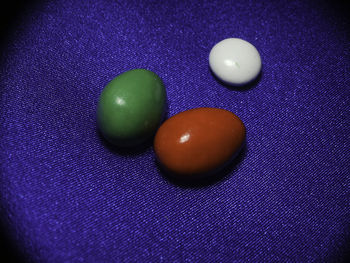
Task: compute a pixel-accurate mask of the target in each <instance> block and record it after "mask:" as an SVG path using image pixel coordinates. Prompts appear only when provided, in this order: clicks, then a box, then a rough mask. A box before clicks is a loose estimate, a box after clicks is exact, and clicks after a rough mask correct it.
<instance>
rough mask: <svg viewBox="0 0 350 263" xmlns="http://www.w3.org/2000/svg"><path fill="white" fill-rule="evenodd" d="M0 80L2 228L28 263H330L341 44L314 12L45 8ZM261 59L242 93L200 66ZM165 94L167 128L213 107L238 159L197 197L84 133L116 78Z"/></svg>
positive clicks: (9, 50)
mask: <svg viewBox="0 0 350 263" xmlns="http://www.w3.org/2000/svg"><path fill="white" fill-rule="evenodd" d="M17 22H18V23H17V25H16V27H14V29H13V30H12V31H11V34H10V35H9V38H8V42H7V45H6V46H5V47H4V49H3V50H2V56H1V64H0V70H1V71H0V74H1V79H0V89H1V104H0V107H1V115H0V118H1V119H0V169H1V170H0V172H1V186H0V187H1V211H0V212H1V221H2V222H3V225H4V227H5V228H6V230H7V232H8V233H9V236H10V237H11V239H12V241H13V244H15V246H16V247H17V248H18V250H19V251H21V252H22V253H23V254H24V255H25V257H26V258H27V260H32V261H35V262H51V263H54V262H331V261H340V260H341V259H344V255H345V252H346V251H347V249H348V244H349V237H350V206H349V204H350V190H349V185H350V172H349V171H350V170H349V168H350V167H349V166H350V165H349V160H350V149H349V146H350V145H349V144H350V143H349V134H350V125H349V124H350V123H349V120H350V116H349V112H350V108H349V107H350V96H349V95H350V90H349V86H350V85H349V84H350V81H349V67H350V66H349V64H350V63H349V61H350V47H349V43H350V42H349V40H350V38H349V31H348V30H347V26H348V25H349V24H348V20H347V19H346V17H345V12H344V13H343V12H340V11H339V10H338V9H336V8H334V7H333V6H332V3H331V2H325V1H301V0H300V1H258V0H257V1H253V0H251V1H244V0H237V1H137V0H132V1H108V0H105V1H102V0H100V1H50V2H47V3H46V2H43V3H42V2H40V3H37V4H35V5H32V6H31V7H30V8H29V9H27V10H26V12H25V14H24V15H22V16H21V17H20V19H19V20H18V21H17ZM228 37H239V38H243V39H245V40H247V41H249V42H251V43H252V44H253V45H255V46H256V48H257V49H258V50H259V52H260V54H261V57H262V62H263V71H262V74H261V76H260V77H259V79H258V81H256V82H255V83H253V84H252V85H250V86H248V87H245V88H229V87H227V86H224V85H222V84H221V83H219V82H218V81H217V80H216V79H215V78H214V77H213V75H212V74H211V73H210V70H209V67H208V55H209V51H210V49H211V48H212V46H213V45H214V44H216V43H217V42H218V41H220V40H222V39H225V38H228ZM134 68H146V69H149V70H152V71H154V72H155V73H157V74H158V75H159V76H160V77H161V78H162V79H163V81H164V83H165V86H166V89H167V94H168V106H169V109H168V116H172V115H174V114H176V113H179V112H181V111H184V110H187V109H190V108H195V107H203V106H209V107H219V108H223V109H227V110H230V111H232V112H234V113H235V114H237V115H238V116H239V117H240V118H241V119H242V120H243V122H244V123H245V125H246V127H247V146H246V149H245V150H244V151H243V152H242V154H241V155H240V157H239V158H238V161H236V162H235V163H234V164H233V165H231V166H230V167H229V169H228V170H226V172H225V173H224V175H223V176H221V177H220V178H217V179H216V180H214V181H213V182H211V183H209V184H206V185H197V186H196V185H184V184H180V183H178V182H174V181H171V180H169V179H168V178H167V177H166V176H164V175H163V174H162V173H161V171H160V170H159V167H158V166H157V164H156V162H155V155H154V152H153V149H152V147H151V146H150V147H148V148H146V149H144V150H140V151H135V152H122V151H119V150H117V149H113V148H111V147H109V146H108V145H106V144H105V142H104V141H103V140H102V139H101V137H100V136H99V134H98V132H97V130H96V119H95V112H96V105H97V101H98V97H99V94H100V93H101V91H102V89H103V87H104V86H105V85H106V84H107V83H108V82H109V81H110V80H111V79H112V78H114V77H115V76H116V75H118V74H120V73H122V72H124V71H126V70H130V69H134Z"/></svg>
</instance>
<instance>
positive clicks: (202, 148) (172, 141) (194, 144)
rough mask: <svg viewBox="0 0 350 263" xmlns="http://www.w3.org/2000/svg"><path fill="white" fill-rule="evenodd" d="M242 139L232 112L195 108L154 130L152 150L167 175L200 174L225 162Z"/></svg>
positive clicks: (243, 137) (239, 123)
mask: <svg viewBox="0 0 350 263" xmlns="http://www.w3.org/2000/svg"><path fill="white" fill-rule="evenodd" d="M244 139H245V127H244V124H243V122H242V121H241V120H240V119H239V118H238V117H237V116H236V115H234V114H233V113H232V112H230V111H227V110H223V109H217V108H197V109H192V110H188V111H184V112H181V113H179V114H177V115H175V116H173V117H171V118H170V119H168V120H167V121H165V122H164V123H163V124H162V126H161V127H160V128H159V129H158V131H157V134H156V137H155V140H154V150H155V152H156V154H157V156H158V159H159V161H160V162H161V163H162V164H163V166H165V168H167V169H168V170H169V171H170V172H172V173H175V174H177V175H200V174H206V173H208V172H210V171H213V170H216V169H218V168H220V167H221V166H222V165H224V164H225V163H227V161H229V160H230V159H231V157H232V156H233V155H234V154H235V153H236V152H237V151H239V150H240V148H241V146H242V144H243V142H244Z"/></svg>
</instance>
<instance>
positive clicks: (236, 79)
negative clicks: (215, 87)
mask: <svg viewBox="0 0 350 263" xmlns="http://www.w3.org/2000/svg"><path fill="white" fill-rule="evenodd" d="M209 66H210V68H211V70H212V71H213V73H214V74H215V75H216V76H217V77H218V78H219V79H220V80H221V81H223V82H225V83H227V84H229V85H234V86H241V85H245V84H247V83H249V82H251V81H252V80H254V79H255V78H256V77H257V76H258V75H259V73H260V71H261V58H260V54H259V52H258V50H257V49H256V48H255V47H254V46H253V45H252V44H250V43H249V42H247V41H245V40H243V39H240V38H227V39H224V40H222V41H220V42H219V43H217V44H216V45H215V46H214V47H213V48H212V49H211V51H210V54H209Z"/></svg>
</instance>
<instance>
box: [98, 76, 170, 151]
mask: <svg viewBox="0 0 350 263" xmlns="http://www.w3.org/2000/svg"><path fill="white" fill-rule="evenodd" d="M165 104H166V91H165V88H164V85H163V82H162V80H161V79H160V78H159V77H158V76H157V75H156V74H155V73H153V72H152V71H149V70H146V69H134V70H130V71H127V72H124V73H123V74H120V75H119V76H117V77H116V78H115V79H113V80H112V81H111V82H109V83H108V84H107V86H106V87H105V88H104V89H103V91H102V94H101V96H100V100H99V102H98V108H97V121H98V126H99V129H100V131H101V133H102V134H103V136H104V137H105V138H106V139H107V141H109V142H110V143H113V144H115V145H117V146H135V145H137V144H141V143H143V142H144V141H146V140H147V139H148V138H150V137H151V136H152V135H153V134H154V133H155V131H156V129H157V128H158V126H159V124H160V122H161V120H162V117H163V114H164V110H165Z"/></svg>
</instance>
